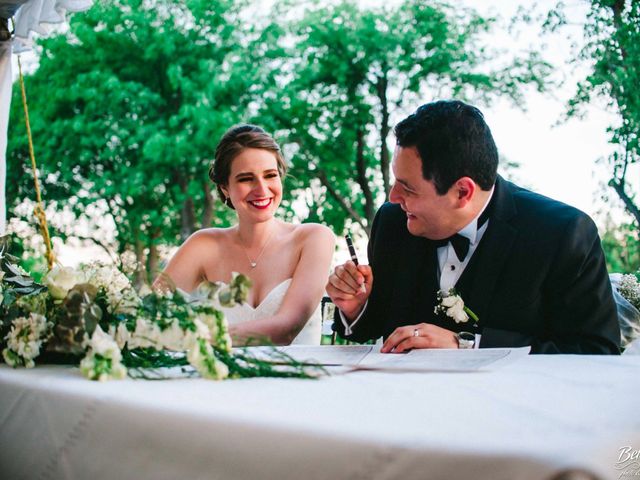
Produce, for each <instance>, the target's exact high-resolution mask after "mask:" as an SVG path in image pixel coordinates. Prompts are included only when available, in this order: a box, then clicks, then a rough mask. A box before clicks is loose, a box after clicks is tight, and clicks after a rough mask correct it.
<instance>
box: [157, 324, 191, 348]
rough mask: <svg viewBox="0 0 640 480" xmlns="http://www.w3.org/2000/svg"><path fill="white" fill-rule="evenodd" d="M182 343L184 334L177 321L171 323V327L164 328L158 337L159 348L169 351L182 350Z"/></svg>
mask: <svg viewBox="0 0 640 480" xmlns="http://www.w3.org/2000/svg"><path fill="white" fill-rule="evenodd" d="M184 341H185V332H184V331H183V330H182V328H180V324H179V323H178V321H177V320H174V321H173V322H171V325H170V326H169V327H168V328H165V329H164V330H163V331H162V333H161V335H160V343H161V346H162V347H164V348H167V349H169V350H175V351H182V350H184V349H185V347H184ZM159 347H160V345H159Z"/></svg>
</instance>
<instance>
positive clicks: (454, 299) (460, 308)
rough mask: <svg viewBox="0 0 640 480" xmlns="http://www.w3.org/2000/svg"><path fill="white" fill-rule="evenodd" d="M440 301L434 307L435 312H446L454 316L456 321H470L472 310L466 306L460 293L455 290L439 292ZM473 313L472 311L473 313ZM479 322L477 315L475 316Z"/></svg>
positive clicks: (448, 315)
mask: <svg viewBox="0 0 640 480" xmlns="http://www.w3.org/2000/svg"><path fill="white" fill-rule="evenodd" d="M438 299H439V303H438V305H436V308H435V309H434V312H435V313H444V314H446V315H447V317H450V318H452V319H453V320H454V321H455V322H456V323H464V322H467V321H469V315H470V313H469V312H470V310H469V309H468V308H466V307H465V306H464V301H463V300H462V297H461V296H460V295H456V293H455V290H453V289H451V290H449V291H448V292H445V291H442V290H441V291H439V292H438ZM472 314H473V313H472V312H471V315H472ZM474 321H475V322H477V317H475V316H474Z"/></svg>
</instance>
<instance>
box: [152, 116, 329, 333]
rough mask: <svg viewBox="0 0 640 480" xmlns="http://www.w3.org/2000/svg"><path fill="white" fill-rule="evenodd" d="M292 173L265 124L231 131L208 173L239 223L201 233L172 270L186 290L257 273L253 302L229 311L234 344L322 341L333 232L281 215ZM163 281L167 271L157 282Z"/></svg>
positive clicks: (188, 242) (171, 264) (176, 257)
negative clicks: (278, 214)
mask: <svg viewBox="0 0 640 480" xmlns="http://www.w3.org/2000/svg"><path fill="white" fill-rule="evenodd" d="M285 173H286V165H285V162H284V158H283V157H282V153H281V151H280V147H279V146H278V144H277V143H276V142H275V140H274V139H273V138H272V137H271V136H270V135H269V134H267V133H266V132H265V131H264V130H262V129H261V128H260V127H257V126H254V125H239V126H235V127H232V128H231V129H229V130H228V131H227V132H226V133H225V134H224V135H223V137H222V139H221V140H220V143H219V144H218V146H217V148H216V152H215V159H214V161H213V163H212V165H211V168H210V169H209V177H210V178H211V180H212V181H213V182H214V183H215V184H216V187H217V190H218V194H219V195H220V198H221V199H222V200H223V201H224V203H225V204H226V205H227V206H228V207H229V208H232V209H234V210H235V212H236V214H237V217H238V224H237V225H235V226H233V227H230V228H205V229H202V230H199V231H197V232H195V233H194V234H193V235H191V237H189V238H188V239H187V240H186V241H185V243H184V244H183V245H182V246H181V247H180V248H179V250H178V251H177V252H176V254H175V255H174V256H173V258H172V259H171V261H170V262H169V264H168V265H167V267H166V269H165V274H166V275H168V276H169V277H170V278H171V280H172V281H173V282H174V283H175V285H176V287H178V288H180V289H182V290H185V291H187V292H191V291H193V290H194V289H195V288H196V287H197V286H198V284H200V282H202V281H203V280H208V281H211V282H215V281H223V282H229V281H230V280H231V273H232V272H240V273H243V274H245V275H246V276H248V277H249V278H250V279H251V282H252V288H251V291H250V293H249V297H248V299H247V303H245V304H242V305H239V306H236V307H234V308H232V309H226V310H225V316H226V317H227V319H228V321H229V324H230V333H231V336H232V337H233V339H234V343H239V344H241V343H245V342H246V341H247V340H249V339H251V340H252V342H253V340H255V339H268V340H269V341H270V342H272V343H275V344H278V345H287V344H290V343H292V342H293V343H307V344H310V343H315V344H319V343H320V328H321V325H320V323H321V318H320V310H319V308H318V305H319V303H320V299H321V298H322V295H323V293H324V285H325V284H326V282H327V278H328V275H329V268H330V263H331V258H332V256H333V248H334V242H335V240H334V235H333V233H332V231H331V230H330V229H329V228H327V227H325V226H323V225H318V224H313V223H306V224H300V225H295V224H292V223H287V222H284V221H282V220H280V219H278V218H276V217H275V212H276V210H277V208H278V206H279V205H280V201H281V200H282V178H283V177H284V175H285ZM161 282H162V276H161V277H159V278H158V279H157V280H156V284H158V283H161ZM307 321H309V322H308V323H307Z"/></svg>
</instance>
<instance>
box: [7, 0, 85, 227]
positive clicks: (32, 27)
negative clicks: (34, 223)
mask: <svg viewBox="0 0 640 480" xmlns="http://www.w3.org/2000/svg"><path fill="white" fill-rule="evenodd" d="M92 4H93V0H0V19H8V18H11V17H13V19H14V24H15V32H14V37H13V39H12V40H8V41H4V42H2V41H0V235H4V234H5V231H6V224H7V212H6V197H5V182H6V177H7V162H6V160H7V158H6V155H7V140H8V139H7V129H8V126H9V107H10V105H11V84H12V71H11V53H12V51H13V53H21V52H24V51H27V50H29V49H30V48H31V44H32V40H31V37H32V34H33V33H36V34H38V35H41V36H42V35H47V34H48V33H49V29H48V27H47V25H51V24H56V23H62V22H64V21H65V15H66V12H78V11H81V10H86V9H88V8H89V7H91V5H92Z"/></svg>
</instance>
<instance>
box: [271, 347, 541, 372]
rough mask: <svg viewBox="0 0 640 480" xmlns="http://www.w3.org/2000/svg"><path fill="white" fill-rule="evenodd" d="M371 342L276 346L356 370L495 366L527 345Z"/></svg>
mask: <svg viewBox="0 0 640 480" xmlns="http://www.w3.org/2000/svg"><path fill="white" fill-rule="evenodd" d="M378 348H379V347H377V346H374V345H342V346H337V345H336V346H328V345H327V346H319V347H318V346H303V345H292V346H288V347H280V350H282V351H283V352H285V353H286V354H287V355H290V356H291V357H293V358H294V359H296V360H298V361H300V362H304V363H317V364H320V365H324V366H344V367H352V368H353V369H356V370H393V371H408V372H471V371H476V370H479V369H486V368H489V367H490V368H492V369H493V368H497V367H499V366H500V367H501V366H504V365H505V364H508V363H512V362H514V361H516V360H517V359H519V358H521V357H523V356H525V355H527V354H528V353H529V351H530V350H531V349H530V347H522V348H482V349H468V350H465V349H463V350H460V349H419V350H412V351H410V352H409V353H380V352H379V350H378Z"/></svg>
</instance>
